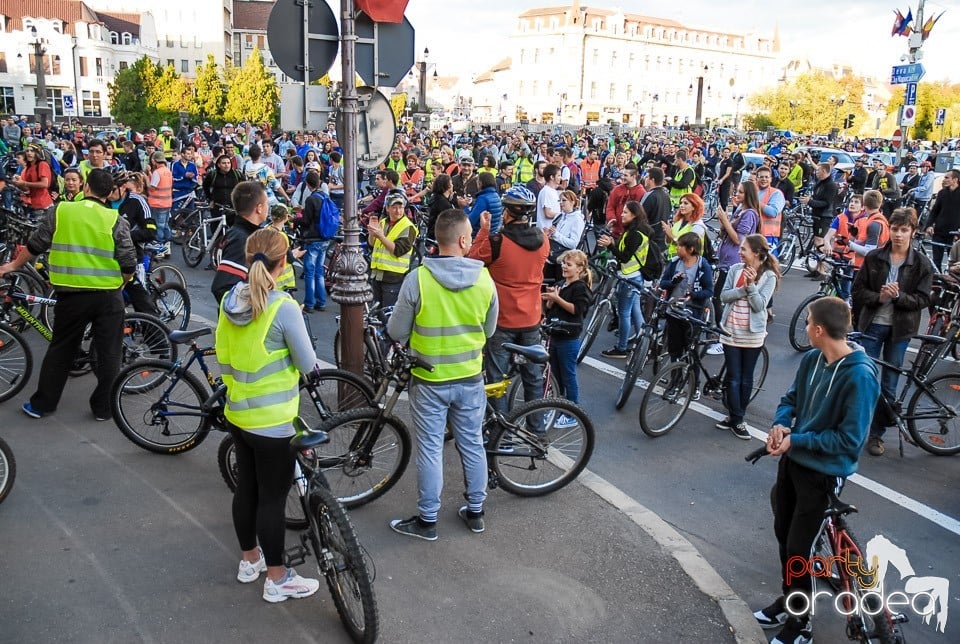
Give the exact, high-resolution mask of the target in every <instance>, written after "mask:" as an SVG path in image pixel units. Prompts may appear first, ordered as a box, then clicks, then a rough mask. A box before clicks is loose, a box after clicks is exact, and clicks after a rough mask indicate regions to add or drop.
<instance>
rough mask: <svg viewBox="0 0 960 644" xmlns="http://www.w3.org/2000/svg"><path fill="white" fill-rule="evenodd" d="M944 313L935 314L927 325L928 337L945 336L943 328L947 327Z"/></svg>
mask: <svg viewBox="0 0 960 644" xmlns="http://www.w3.org/2000/svg"><path fill="white" fill-rule="evenodd" d="M943 318H944V315H943V314H942V313H934V314H933V316H932V317H931V318H930V322H929V323H928V324H927V331H926V334H927V335H936V336H941V337H942V336H943V328H944V327H945V326H946V323H945V321H944V319H943Z"/></svg>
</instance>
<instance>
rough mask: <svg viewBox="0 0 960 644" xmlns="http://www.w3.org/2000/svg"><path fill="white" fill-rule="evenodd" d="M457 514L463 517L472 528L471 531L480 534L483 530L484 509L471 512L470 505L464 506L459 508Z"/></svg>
mask: <svg viewBox="0 0 960 644" xmlns="http://www.w3.org/2000/svg"><path fill="white" fill-rule="evenodd" d="M457 516H459V517H460V518H461V519H463V522H464V523H466V524H467V527H468V528H470V532H476V533H477V534H480V533H481V532H483V529H484V525H483V511H482V510H481V511H480V512H471V511H470V510H469V509H468V506H466V505H465V506H463V507H462V508H460V509H459V510H457Z"/></svg>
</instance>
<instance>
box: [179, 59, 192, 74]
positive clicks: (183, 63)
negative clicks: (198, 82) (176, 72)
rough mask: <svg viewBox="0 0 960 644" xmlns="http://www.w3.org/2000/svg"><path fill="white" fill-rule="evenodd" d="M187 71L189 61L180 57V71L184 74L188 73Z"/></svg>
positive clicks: (188, 69) (188, 70)
mask: <svg viewBox="0 0 960 644" xmlns="http://www.w3.org/2000/svg"><path fill="white" fill-rule="evenodd" d="M189 72H190V61H189V60H187V59H185V58H181V59H180V73H181V74H186V73H189Z"/></svg>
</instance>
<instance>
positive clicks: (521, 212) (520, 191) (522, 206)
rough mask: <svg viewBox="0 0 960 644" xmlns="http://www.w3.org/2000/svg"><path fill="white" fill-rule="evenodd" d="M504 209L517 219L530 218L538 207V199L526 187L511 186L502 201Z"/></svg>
mask: <svg viewBox="0 0 960 644" xmlns="http://www.w3.org/2000/svg"><path fill="white" fill-rule="evenodd" d="M500 201H501V202H502V203H503V207H504V208H508V209H509V210H510V213H511V214H512V215H513V216H514V217H517V218H523V217H528V216H529V215H530V214H531V213H532V212H533V210H534V209H535V208H536V207H537V198H536V196H534V194H533V193H532V192H531V191H530V190H527V188H525V187H524V186H511V187H510V188H508V189H507V191H506V192H504V193H503V197H502V198H501V199H500Z"/></svg>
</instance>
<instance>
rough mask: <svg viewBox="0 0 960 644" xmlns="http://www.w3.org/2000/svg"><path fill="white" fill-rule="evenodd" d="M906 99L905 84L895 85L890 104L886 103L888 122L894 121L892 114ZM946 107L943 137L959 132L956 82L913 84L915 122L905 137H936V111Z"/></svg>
mask: <svg viewBox="0 0 960 644" xmlns="http://www.w3.org/2000/svg"><path fill="white" fill-rule="evenodd" d="M905 99H906V85H899V86H897V89H896V90H894V93H893V97H892V99H891V100H890V104H889V105H888V106H887V118H886V119H885V120H884V124H886V123H887V122H888V121H889V122H890V123H891V124H893V123H895V122H896V115H897V114H898V112H899V109H900V106H901V105H903V102H904V100H905ZM941 107H944V108H946V109H947V118H946V120H945V123H944V128H943V134H944V137H945V138H950V137H954V136H958V135H960V84H949V83H946V82H943V81H940V82H934V83H919V84H918V85H917V122H916V124H915V125H914V126H913V127H912V128H910V132H909V133H908V137H907V138H909V139H916V140H939V138H940V129H941V128H940V126H939V125H935V124H934V123H935V122H936V117H937V110H938V109H939V108H941Z"/></svg>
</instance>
